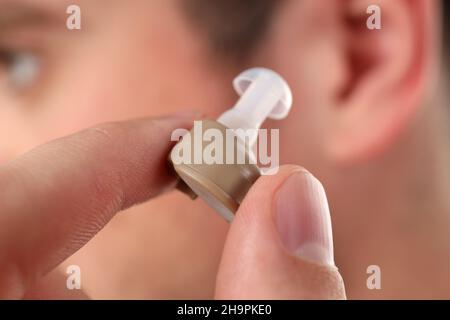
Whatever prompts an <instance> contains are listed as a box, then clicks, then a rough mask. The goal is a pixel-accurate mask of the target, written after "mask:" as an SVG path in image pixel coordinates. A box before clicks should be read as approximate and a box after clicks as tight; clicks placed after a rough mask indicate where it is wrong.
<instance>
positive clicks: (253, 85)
mask: <svg viewBox="0 0 450 320" xmlns="http://www.w3.org/2000/svg"><path fill="white" fill-rule="evenodd" d="M233 87H234V89H235V90H236V92H237V93H238V94H239V95H240V96H241V98H240V99H239V100H238V101H237V103H236V104H235V105H234V107H232V108H231V109H229V110H227V111H225V112H224V113H223V114H222V115H221V116H220V117H219V118H218V119H217V120H215V121H214V120H200V121H195V122H194V123H195V124H194V128H193V129H192V130H191V131H189V133H187V134H185V135H184V136H183V137H182V138H181V139H180V141H179V142H178V143H177V144H176V145H175V146H174V147H173V149H172V151H171V153H170V156H169V160H170V162H171V163H172V165H173V168H174V170H175V172H176V174H177V175H178V177H179V183H178V185H177V188H178V189H179V190H181V191H182V192H184V193H186V194H187V195H189V196H190V197H191V198H192V199H195V198H197V197H200V198H202V199H203V200H204V201H205V202H206V203H207V204H208V205H209V206H210V207H212V208H213V209H215V211H217V212H218V213H219V214H220V215H221V216H222V217H223V218H224V219H225V220H227V221H229V222H231V221H232V220H233V217H234V215H235V213H236V211H237V209H238V208H239V205H240V204H241V202H242V201H243V199H244V197H245V195H246V194H247V192H248V191H249V189H250V188H251V186H252V185H253V184H254V183H255V181H256V180H257V179H258V178H259V177H260V176H261V174H262V172H261V170H260V168H259V167H258V165H257V161H256V160H257V159H256V157H255V153H254V149H255V143H256V141H257V138H258V130H259V128H260V127H261V125H262V123H263V122H264V121H265V120H266V119H267V118H269V119H275V120H281V119H284V118H285V117H286V116H287V115H288V114H289V111H290V109H291V106H292V93H291V90H290V88H289V86H288V84H287V83H286V81H285V80H284V79H283V78H282V77H281V76H280V75H279V74H277V73H276V72H274V71H272V70H269V69H265V68H252V69H249V70H246V71H244V72H242V73H241V74H239V75H238V76H237V77H236V78H235V79H234V81H233ZM208 132H209V133H208ZM206 133H208V134H206ZM200 135H202V136H200ZM203 135H205V136H206V135H208V138H207V139H203V138H204V136H203ZM220 136H222V137H224V139H222V143H217V141H218V140H220V139H219V138H220ZM213 137H215V139H213ZM225 138H226V139H225ZM230 139H231V141H233V142H235V143H234V144H232V145H231V147H230V144H229V143H223V140H227V142H228V141H229V140H230ZM214 142H216V145H215V149H214V151H213V152H212V155H213V157H214V159H213V161H211V160H209V161H208V159H203V158H204V156H205V153H206V151H208V150H210V149H211V144H212V143H214ZM219 154H220V155H222V156H223V159H226V160H227V161H217V159H220V157H218V155H219ZM230 154H232V156H231V157H230ZM230 159H231V161H229V160H230ZM239 159H240V160H241V161H239ZM199 160H200V161H199ZM202 160H204V161H202ZM214 160H215V161H214ZM242 160H243V161H242Z"/></svg>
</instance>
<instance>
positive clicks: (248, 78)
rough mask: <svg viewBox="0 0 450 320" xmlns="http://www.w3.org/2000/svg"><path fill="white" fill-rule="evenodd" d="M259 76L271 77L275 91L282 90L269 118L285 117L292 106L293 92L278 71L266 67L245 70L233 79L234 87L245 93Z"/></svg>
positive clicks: (278, 118)
mask: <svg viewBox="0 0 450 320" xmlns="http://www.w3.org/2000/svg"><path fill="white" fill-rule="evenodd" d="M259 77H264V78H268V79H270V81H271V82H272V88H273V90H274V92H279V91H281V93H278V94H280V101H279V102H278V103H277V105H276V106H275V107H274V108H273V110H272V111H271V113H270V114H269V118H271V119H275V120H280V119H283V118H285V117H286V116H287V115H288V114H289V111H290V110H291V106H292V92H291V89H290V88H289V85H288V84H287V82H286V81H285V80H284V79H283V78H282V77H281V76H280V75H279V74H278V73H276V72H274V71H272V70H270V69H266V68H252V69H248V70H245V71H244V72H242V73H241V74H239V75H238V76H237V77H236V78H235V79H234V80H233V87H234V89H235V90H236V92H237V93H238V94H239V95H243V94H244V92H245V91H246V90H247V89H248V87H249V86H250V85H251V84H252V83H253V82H254V81H256V80H257V79H258V78H259Z"/></svg>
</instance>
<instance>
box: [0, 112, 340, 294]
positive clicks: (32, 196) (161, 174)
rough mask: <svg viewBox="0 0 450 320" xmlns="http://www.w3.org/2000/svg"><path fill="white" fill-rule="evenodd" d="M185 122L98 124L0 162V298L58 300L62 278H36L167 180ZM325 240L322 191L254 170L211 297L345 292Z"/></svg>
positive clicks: (288, 176)
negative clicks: (173, 138) (172, 140)
mask: <svg viewBox="0 0 450 320" xmlns="http://www.w3.org/2000/svg"><path fill="white" fill-rule="evenodd" d="M192 120H193V119H191V118H190V117H189V116H180V117H171V118H159V119H143V120H134V121H129V122H122V123H112V124H106V125H100V126H98V127H94V128H91V129H87V130H85V131H82V132H80V133H77V134H74V135H71V136H69V137H66V138H62V139H58V140H55V141H53V142H50V143H48V144H45V145H42V146H40V147H38V148H36V149H34V150H32V151H30V152H29V153H27V154H25V155H23V156H22V157H20V158H18V159H16V160H14V161H13V162H11V163H9V164H7V165H5V166H0V190H1V193H0V208H1V211H0V297H2V298H12V299H17V298H23V297H27V298H33V297H35V296H36V295H37V294H39V297H40V298H42V296H44V297H45V296H46V294H47V296H48V297H52V298H64V297H65V296H66V295H67V292H55V290H54V287H55V286H54V282H55V281H63V283H65V280H64V278H63V279H52V280H51V281H50V280H49V281H46V282H45V283H41V279H42V278H43V277H44V276H45V275H46V274H47V273H48V272H49V271H51V270H52V269H54V268H55V267H56V266H57V265H58V264H59V263H61V262H62V261H63V260H64V259H66V258H67V257H69V256H70V255H72V254H73V253H75V252H76V251H77V250H78V249H80V248H81V247H82V246H83V245H84V244H86V243H87V242H88V241H89V240H90V239H91V238H92V237H93V236H94V235H95V234H96V233H97V232H98V231H99V230H101V229H102V228H103V227H104V226H105V225H106V224H107V223H108V221H109V220H110V219H111V218H112V217H113V216H114V214H115V213H117V212H119V211H121V210H124V209H126V208H128V207H130V206H133V205H135V204H138V203H141V202H143V201H147V200H149V199H151V198H153V197H156V196H158V195H159V194H161V193H162V192H164V191H166V190H169V189H170V188H172V187H173V186H174V184H175V178H174V177H173V176H172V175H171V174H170V170H169V169H168V167H167V155H168V153H169V151H170V148H171V145H170V144H169V143H168V141H169V139H168V137H170V134H171V132H172V131H173V130H174V129H175V128H181V127H185V128H187V127H189V126H190V125H191V122H192ZM166 137H167V138H166ZM331 241H332V239H331V224H330V218H329V212H328V206H327V204H326V199H325V194H324V192H323V189H322V187H321V185H320V183H319V182H318V181H317V180H316V179H315V178H313V177H312V176H311V175H310V174H309V173H307V172H306V171H304V170H301V169H299V168H297V167H292V166H288V167H283V168H281V170H280V172H279V173H278V174H277V175H274V176H265V177H262V178H260V179H259V180H258V181H257V183H256V184H255V185H254V187H253V188H252V189H251V190H250V192H249V194H248V195H247V197H246V199H245V200H244V202H243V204H242V205H241V207H240V209H239V211H238V213H237V215H236V218H235V221H234V222H233V224H232V226H231V229H230V232H229V235H228V238H227V240H226V246H225V250H224V253H223V258H222V263H221V266H220V271H219V274H218V278H217V289H216V297H217V298H249V299H250V298H275V299H276V298H280V299H282V298H288V299H291V298H293V299H303V298H319V299H321V298H331V299H333V298H345V292H344V287H343V283H342V279H341V277H340V275H339V273H338V271H337V269H336V268H335V267H334V266H333V264H332V263H333V254H332V242H331ZM52 282H53V283H52ZM66 291H67V290H66ZM75 291H77V290H75ZM49 292H52V294H50V293H49ZM55 294H56V295H57V296H55ZM58 295H59V296H58ZM80 297H81V298H83V297H86V296H78V297H77V298H80Z"/></svg>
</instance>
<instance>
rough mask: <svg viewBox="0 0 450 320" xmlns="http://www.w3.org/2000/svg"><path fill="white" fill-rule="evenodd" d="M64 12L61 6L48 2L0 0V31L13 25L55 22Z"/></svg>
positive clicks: (59, 19) (49, 23)
mask: <svg viewBox="0 0 450 320" xmlns="http://www.w3.org/2000/svg"><path fill="white" fill-rule="evenodd" d="M64 14H65V10H64V8H63V7H59V6H55V5H49V4H48V3H47V4H46V3H42V2H40V3H39V2H38V1H25V0H12V1H8V0H0V33H2V32H4V31H8V30H9V29H11V28H15V27H26V26H36V25H51V24H55V23H56V22H60V21H61V20H62V18H63V17H64Z"/></svg>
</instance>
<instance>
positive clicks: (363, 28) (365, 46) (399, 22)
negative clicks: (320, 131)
mask: <svg viewBox="0 0 450 320" xmlns="http://www.w3.org/2000/svg"><path fill="white" fill-rule="evenodd" d="M373 4H375V5H377V6H378V7H379V8H380V10H381V11H380V12H381V25H380V27H381V29H379V30H377V29H373V30H371V29H369V28H368V27H367V25H366V20H367V19H368V18H369V17H370V14H368V13H367V11H366V9H367V8H368V7H369V6H370V5H373ZM438 7H439V6H438V3H437V1H434V0H395V1H392V0H379V1H365V0H364V1H361V0H354V1H348V2H346V4H343V7H342V10H344V11H342V14H343V15H342V18H343V20H342V23H343V24H344V26H345V28H344V30H345V37H344V39H345V40H344V41H345V42H344V46H343V48H344V50H345V54H344V55H342V56H343V57H345V59H346V61H345V63H344V68H345V70H346V72H345V73H346V74H347V77H346V81H344V82H343V83H342V86H341V87H340V88H339V91H338V92H337V95H336V97H335V98H334V99H335V102H336V103H333V104H331V106H330V107H329V108H328V110H326V112H325V113H324V114H325V117H326V121H327V122H326V123H327V124H328V125H327V126H326V129H325V132H324V135H325V137H324V146H325V148H326V151H328V154H329V155H330V156H331V157H332V158H333V159H334V160H336V161H340V162H353V161H359V160H361V159H367V158H371V157H375V156H377V155H380V154H382V153H383V152H385V151H386V150H387V149H388V148H389V147H390V146H392V145H394V143H395V141H396V139H397V137H398V136H399V135H400V134H401V133H403V132H405V131H406V130H407V128H408V127H409V126H410V125H411V124H412V122H413V121H414V118H415V115H417V113H418V111H419V109H420V107H421V106H423V105H424V103H425V100H426V93H427V91H428V90H427V89H428V86H429V85H432V83H433V80H434V76H435V71H434V67H435V66H436V63H435V62H436V60H437V51H438V50H437V48H438V45H437V43H436V42H437V39H438V37H437V33H438V32H437V30H438V28H439V23H438V16H439V14H438Z"/></svg>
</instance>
